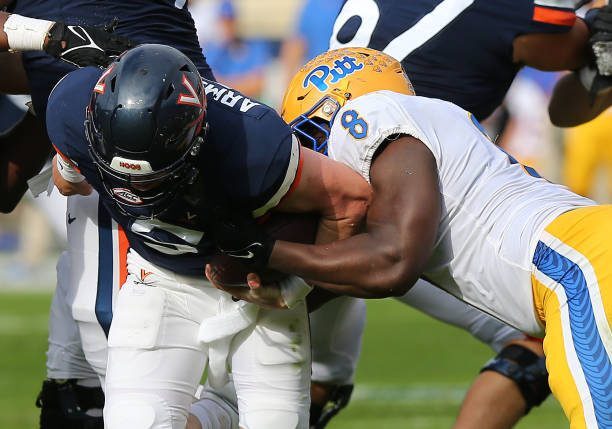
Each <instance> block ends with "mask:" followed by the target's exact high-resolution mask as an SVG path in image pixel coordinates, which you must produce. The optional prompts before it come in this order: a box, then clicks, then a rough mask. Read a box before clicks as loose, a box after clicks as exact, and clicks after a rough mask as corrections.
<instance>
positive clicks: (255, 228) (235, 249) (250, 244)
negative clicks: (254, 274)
mask: <svg viewBox="0 0 612 429" xmlns="http://www.w3.org/2000/svg"><path fill="white" fill-rule="evenodd" d="M214 213H215V215H214V216H213V221H212V225H211V229H210V231H211V236H212V239H213V241H214V243H215V245H216V246H217V248H218V249H219V251H221V252H222V253H224V254H225V255H227V256H229V257H231V258H234V259H236V260H239V261H240V262H241V263H243V264H245V265H249V266H252V267H253V268H254V269H260V268H265V267H266V266H267V265H268V260H269V259H270V254H271V253H272V249H273V248H274V242H275V240H273V239H272V238H271V237H268V235H267V234H266V233H265V232H264V230H263V228H262V227H261V226H259V225H258V224H257V223H256V222H255V220H254V219H253V218H252V217H250V216H244V215H240V214H237V213H236V212H229V211H228V210H226V209H224V208H221V207H217V208H215V209H214Z"/></svg>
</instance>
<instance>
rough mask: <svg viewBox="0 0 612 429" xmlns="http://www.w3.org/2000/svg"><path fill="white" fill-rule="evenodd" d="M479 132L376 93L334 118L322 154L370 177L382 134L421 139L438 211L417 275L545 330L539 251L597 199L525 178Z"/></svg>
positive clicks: (441, 109) (463, 115) (443, 113)
mask: <svg viewBox="0 0 612 429" xmlns="http://www.w3.org/2000/svg"><path fill="white" fill-rule="evenodd" d="M481 130H482V128H481V127H480V125H479V124H478V122H477V121H476V120H475V119H474V118H473V117H472V115H471V114H469V113H468V112H466V111H465V110H463V109H461V108H460V107H458V106H456V105H454V104H452V103H448V102H446V101H442V100H437V99H430V98H424V97H417V96H407V95H403V94H398V93H394V92H390V91H377V92H373V93H370V94H367V95H363V96H361V97H358V98H356V99H355V100H352V101H349V102H348V103H346V104H345V106H344V107H343V108H342V109H341V110H340V111H339V112H338V113H337V115H336V118H335V119H334V123H333V125H332V129H331V134H330V139H329V143H328V145H329V149H328V150H329V156H330V157H332V158H333V159H336V160H338V161H341V162H344V163H345V164H347V165H349V166H350V167H351V168H353V169H354V170H356V171H358V172H359V173H360V174H361V175H362V176H363V177H364V178H365V179H366V180H368V181H369V180H370V167H371V163H372V157H373V156H374V154H375V152H376V150H377V148H378V146H379V145H380V144H381V143H382V142H383V141H384V140H385V139H386V137H388V136H390V135H393V134H407V135H411V136H413V137H416V138H418V139H419V140H421V141H422V142H423V143H424V144H425V145H426V146H427V147H428V148H429V150H430V151H431V152H432V153H433V155H434V157H435V159H436V164H437V167H438V176H439V182H440V183H439V186H440V192H441V206H442V214H441V219H440V225H439V227H438V236H437V239H436V243H435V247H434V251H433V254H432V257H431V258H430V260H429V261H428V264H427V267H426V269H425V272H424V273H423V277H424V278H426V279H427V280H430V281H431V282H432V283H434V284H436V285H437V286H439V287H441V288H443V289H445V290H446V291H448V292H450V293H451V294H453V295H455V296H457V297H459V298H460V299H462V300H464V301H466V302H468V303H470V304H472V305H474V306H476V307H478V308H480V309H481V310H483V311H485V312H487V313H490V314H492V315H493V316H495V317H498V318H499V319H501V320H503V321H505V322H507V323H509V324H511V325H513V326H516V327H517V328H519V329H520V330H522V331H524V332H527V333H532V334H541V333H542V327H541V326H540V325H539V322H538V320H537V318H536V316H535V313H534V310H533V298H532V293H531V277H530V275H531V261H532V257H533V252H534V250H535V246H536V244H537V242H538V239H539V237H540V234H541V232H542V231H543V230H544V228H545V227H546V225H548V223H550V222H551V221H552V220H553V219H554V218H555V217H557V216H559V215H560V214H561V213H563V212H566V211H568V210H571V209H574V208H576V207H582V206H589V205H593V204H595V203H594V202H593V201H592V200H589V199H587V198H583V197H581V196H578V195H576V194H574V193H572V192H570V191H569V190H568V189H567V188H565V187H564V186H561V185H556V184H553V183H550V182H548V181H546V180H545V179H542V178H539V177H534V176H532V175H530V174H529V173H532V174H536V173H535V172H533V171H532V170H531V169H529V168H526V167H523V166H522V165H520V164H518V163H517V162H516V161H515V160H514V159H512V158H511V157H509V156H508V155H507V154H506V153H505V152H503V151H502V150H501V149H500V148H498V147H497V146H495V145H494V144H493V143H492V142H491V141H490V140H489V138H488V137H487V136H486V135H485V134H484V132H483V131H481Z"/></svg>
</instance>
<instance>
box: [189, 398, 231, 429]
mask: <svg viewBox="0 0 612 429" xmlns="http://www.w3.org/2000/svg"><path fill="white" fill-rule="evenodd" d="M190 412H191V414H193V415H194V416H195V417H196V418H197V419H198V421H199V422H200V425H201V426H202V429H238V410H237V409H236V407H235V406H234V405H233V404H231V403H230V402H229V401H227V400H226V399H225V398H223V397H221V396H219V395H217V394H216V393H215V392H213V391H211V390H204V391H203V392H202V393H201V395H200V399H199V400H198V401H196V402H194V403H193V404H191V409H190Z"/></svg>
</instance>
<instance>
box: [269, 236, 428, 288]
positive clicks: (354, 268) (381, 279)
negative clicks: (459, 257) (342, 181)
mask: <svg viewBox="0 0 612 429" xmlns="http://www.w3.org/2000/svg"><path fill="white" fill-rule="evenodd" d="M383 235H384V237H383ZM390 235H394V234H393V232H391V231H389V232H388V233H387V234H384V233H382V234H381V237H380V239H378V238H376V237H375V236H373V235H372V234H359V235H356V236H354V237H352V238H350V239H347V240H341V241H337V242H334V243H329V244H325V245H303V244H298V243H291V242H286V241H277V242H276V244H275V246H274V250H273V251H272V254H271V257H270V261H269V264H270V267H272V268H274V269H277V270H279V271H285V272H288V273H293V274H296V275H299V276H301V277H303V278H306V279H309V280H313V281H314V282H316V283H317V284H320V286H321V287H323V288H325V289H327V290H330V291H332V292H334V293H338V294H342V295H351V296H357V297H364V298H382V297H386V296H400V295H403V294H404V293H405V292H406V291H407V290H408V289H409V287H410V286H411V285H412V284H413V283H414V282H415V281H416V279H417V278H418V275H419V273H420V267H416V266H414V265H413V264H411V262H410V261H412V260H413V259H412V258H410V257H409V256H408V255H406V253H405V248H404V246H401V245H397V244H398V243H400V241H398V240H394V239H393V238H392V237H389V236H390ZM348 285H350V286H348Z"/></svg>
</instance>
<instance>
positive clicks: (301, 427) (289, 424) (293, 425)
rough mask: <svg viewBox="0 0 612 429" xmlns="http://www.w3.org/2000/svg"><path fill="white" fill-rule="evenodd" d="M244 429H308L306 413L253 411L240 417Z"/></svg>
mask: <svg viewBox="0 0 612 429" xmlns="http://www.w3.org/2000/svg"><path fill="white" fill-rule="evenodd" d="M240 428H242V429H308V416H307V415H306V413H302V414H300V413H296V412H291V411H281V410H265V411H263V410H262V411H251V412H247V413H245V415H241V416H240Z"/></svg>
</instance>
